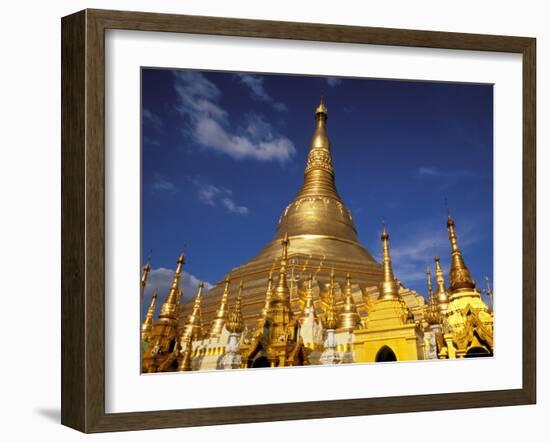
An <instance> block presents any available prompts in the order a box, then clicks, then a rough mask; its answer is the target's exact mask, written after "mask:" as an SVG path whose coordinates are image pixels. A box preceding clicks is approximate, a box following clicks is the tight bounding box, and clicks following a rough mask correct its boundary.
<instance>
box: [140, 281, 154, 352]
mask: <svg viewBox="0 0 550 442" xmlns="http://www.w3.org/2000/svg"><path fill="white" fill-rule="evenodd" d="M157 298H158V294H157V292H156V291H155V292H154V293H153V297H152V298H151V303H150V304H149V308H148V309H147V315H146V316H145V320H144V321H143V324H142V325H141V340H142V342H146V341H148V340H149V338H150V337H151V331H152V330H153V320H154V317H155V310H156V307H157Z"/></svg>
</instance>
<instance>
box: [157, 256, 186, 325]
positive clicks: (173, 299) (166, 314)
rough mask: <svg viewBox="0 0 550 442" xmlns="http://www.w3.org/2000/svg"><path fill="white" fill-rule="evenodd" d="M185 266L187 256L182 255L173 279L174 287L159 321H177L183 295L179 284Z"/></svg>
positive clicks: (162, 309) (165, 302)
mask: <svg viewBox="0 0 550 442" xmlns="http://www.w3.org/2000/svg"><path fill="white" fill-rule="evenodd" d="M184 264H185V256H184V255H183V253H182V254H181V255H180V256H179V258H178V260H177V266H176V271H175V273H174V278H173V279H172V286H171V287H170V291H169V292H168V296H167V297H166V301H164V304H163V305H162V308H161V310H160V314H159V320H177V316H178V311H179V302H180V298H181V296H182V294H183V291H182V290H181V289H180V287H179V284H180V279H181V274H182V269H183V265H184Z"/></svg>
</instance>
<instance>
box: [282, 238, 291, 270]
mask: <svg viewBox="0 0 550 442" xmlns="http://www.w3.org/2000/svg"><path fill="white" fill-rule="evenodd" d="M281 244H282V245H283V251H282V254H281V260H282V261H281V265H283V261H284V265H285V266H286V264H287V259H288V245H289V244H290V240H289V239H288V232H285V236H284V238H283V239H282V240H281Z"/></svg>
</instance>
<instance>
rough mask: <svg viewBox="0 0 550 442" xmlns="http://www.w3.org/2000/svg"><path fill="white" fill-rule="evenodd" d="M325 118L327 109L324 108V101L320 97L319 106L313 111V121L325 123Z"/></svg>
mask: <svg viewBox="0 0 550 442" xmlns="http://www.w3.org/2000/svg"><path fill="white" fill-rule="evenodd" d="M327 117H328V112H327V107H326V106H325V100H324V99H323V96H322V95H321V100H320V101H319V106H317V109H315V119H316V120H319V119H323V120H324V121H326V120H327Z"/></svg>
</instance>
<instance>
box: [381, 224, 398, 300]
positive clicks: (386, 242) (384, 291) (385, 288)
mask: <svg viewBox="0 0 550 442" xmlns="http://www.w3.org/2000/svg"><path fill="white" fill-rule="evenodd" d="M380 239H381V240H382V255H383V267H384V280H383V281H382V282H381V283H380V298H382V299H397V298H398V293H399V287H398V285H397V281H396V280H395V277H394V276H393V268H392V263H391V256H390V235H389V233H388V229H386V226H384V230H383V231H382V235H381V236H380Z"/></svg>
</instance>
